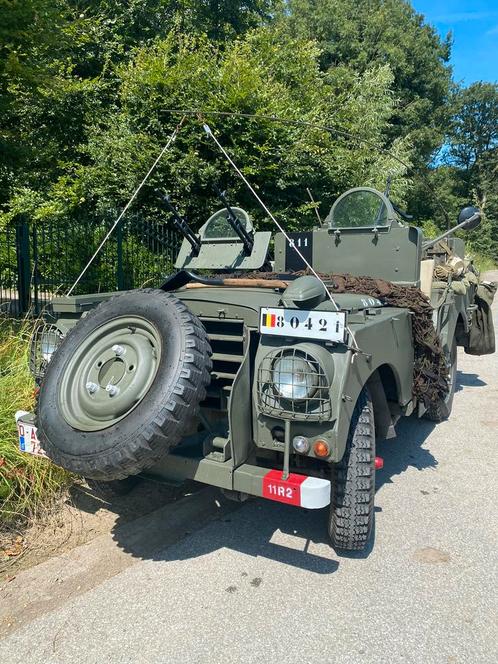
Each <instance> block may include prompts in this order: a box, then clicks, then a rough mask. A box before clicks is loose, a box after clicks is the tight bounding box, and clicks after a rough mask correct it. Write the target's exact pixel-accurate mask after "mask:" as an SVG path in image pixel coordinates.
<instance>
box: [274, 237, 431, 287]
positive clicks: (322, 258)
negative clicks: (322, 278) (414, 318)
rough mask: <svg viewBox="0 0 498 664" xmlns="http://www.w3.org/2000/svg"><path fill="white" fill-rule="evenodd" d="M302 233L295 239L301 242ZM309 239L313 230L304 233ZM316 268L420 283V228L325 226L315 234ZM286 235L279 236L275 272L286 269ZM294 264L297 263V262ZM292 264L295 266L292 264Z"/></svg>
mask: <svg viewBox="0 0 498 664" xmlns="http://www.w3.org/2000/svg"><path fill="white" fill-rule="evenodd" d="M299 235H300V234H299V233H293V234H292V239H293V241H294V242H295V243H298V240H299ZM301 235H302V236H303V239H306V238H308V236H309V232H303V233H302V234H301ZM313 235H314V237H313V249H312V251H313V254H312V255H313V268H314V269H315V270H317V271H318V272H324V273H327V274H328V273H330V272H331V271H333V272H335V273H348V274H353V275H356V276H361V275H365V274H368V275H369V276H371V277H376V278H379V279H386V280H388V281H394V282H401V283H413V284H418V282H419V279H420V260H421V255H422V231H421V229H420V228H415V227H414V226H410V227H399V228H398V227H395V226H393V227H392V228H391V229H378V231H377V232H375V233H374V232H373V231H372V230H362V229H346V230H341V231H340V232H337V233H334V232H333V231H330V230H328V229H325V228H322V229H319V230H316V231H314V233H313ZM286 244H287V243H286V240H285V237H284V236H283V235H282V234H281V233H277V234H276V235H275V271H276V272H286V271H287V270H288V269H289V266H288V265H287V264H286V260H288V257H289V250H288V248H287V247H286ZM293 265H294V263H293ZM291 267H292V266H291Z"/></svg>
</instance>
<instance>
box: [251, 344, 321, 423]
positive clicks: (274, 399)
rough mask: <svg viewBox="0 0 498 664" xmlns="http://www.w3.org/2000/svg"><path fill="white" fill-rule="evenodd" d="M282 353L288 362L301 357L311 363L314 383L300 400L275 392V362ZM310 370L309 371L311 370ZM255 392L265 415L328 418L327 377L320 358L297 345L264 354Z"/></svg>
mask: <svg viewBox="0 0 498 664" xmlns="http://www.w3.org/2000/svg"><path fill="white" fill-rule="evenodd" d="M283 357H285V359H287V360H289V359H290V360H291V362H292V361H293V360H294V359H295V360H299V361H300V363H301V360H304V361H305V362H307V363H308V364H310V365H311V367H312V370H313V378H314V380H315V381H316V384H317V387H316V390H315V391H314V393H313V394H312V396H310V397H306V398H304V399H300V400H292V399H285V398H284V397H282V396H281V395H280V394H278V392H277V390H276V388H275V382H274V372H275V370H274V368H273V367H274V364H275V362H276V361H277V360H279V359H281V358H283ZM310 373H311V372H310ZM256 394H257V401H258V408H259V411H260V412H262V413H265V414H266V415H272V416H274V417H275V416H277V417H282V418H284V419H293V420H317V421H322V420H329V419H330V417H331V413H332V406H331V402H330V381H329V379H328V377H327V375H326V373H325V371H324V370H323V367H322V365H321V364H320V362H319V361H318V360H317V359H316V358H315V357H313V356H312V355H311V354H310V353H308V352H306V351H304V350H302V349H299V348H279V349H276V350H273V351H270V352H269V353H268V354H267V355H265V356H264V358H263V360H262V361H261V364H260V365H259V367H258V371H257V378H256Z"/></svg>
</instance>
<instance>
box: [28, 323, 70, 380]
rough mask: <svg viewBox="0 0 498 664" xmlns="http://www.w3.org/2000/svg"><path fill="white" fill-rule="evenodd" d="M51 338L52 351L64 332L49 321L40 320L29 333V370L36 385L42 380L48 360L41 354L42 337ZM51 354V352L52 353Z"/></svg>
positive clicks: (57, 345) (56, 346) (60, 340)
mask: <svg viewBox="0 0 498 664" xmlns="http://www.w3.org/2000/svg"><path fill="white" fill-rule="evenodd" d="M44 337H45V338H47V337H49V338H51V340H52V341H53V344H54V352H55V351H56V349H57V348H58V347H59V345H60V344H61V342H62V340H63V338H64V334H63V333H62V331H61V330H60V329H59V328H58V327H57V325H53V324H51V323H43V322H40V323H39V324H38V325H37V326H36V327H35V329H34V330H33V334H32V335H31V342H30V346H29V370H30V371H31V373H32V375H33V377H34V379H35V382H36V384H37V385H39V384H40V383H41V381H42V380H43V376H44V375H45V371H46V370H47V365H48V363H49V361H50V360H47V359H46V358H45V357H44V356H43V349H42V343H43V338H44ZM52 355H53V353H52Z"/></svg>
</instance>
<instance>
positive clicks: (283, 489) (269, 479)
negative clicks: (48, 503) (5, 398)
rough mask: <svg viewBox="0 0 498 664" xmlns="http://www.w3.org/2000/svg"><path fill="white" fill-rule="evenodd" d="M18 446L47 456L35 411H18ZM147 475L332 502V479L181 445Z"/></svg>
mask: <svg viewBox="0 0 498 664" xmlns="http://www.w3.org/2000/svg"><path fill="white" fill-rule="evenodd" d="M16 422H17V430H18V434H19V449H20V450H21V451H22V452H26V453H29V454H34V455H36V456H42V457H47V455H46V453H45V451H44V450H43V449H42V447H41V445H40V441H39V440H38V435H37V429H36V426H35V423H34V415H33V414H32V413H27V412H26V411H18V412H17V413H16ZM147 476H148V477H151V478H152V479H156V480H165V481H173V482H181V481H184V480H187V479H192V480H196V481H198V482H203V483H204V484H209V485H212V486H218V487H220V488H222V489H228V490H230V491H236V492H239V493H241V494H248V495H252V496H259V497H260V498H266V499H268V500H273V501H276V502H279V503H285V504H287V505H294V506H297V507H304V508H307V509H320V508H322V507H326V506H327V505H328V504H329V503H330V481H329V480H326V479H323V478H319V477H310V476H307V475H301V474H298V473H289V476H288V477H287V478H285V479H284V478H283V472H282V470H277V469H271V470H269V469H268V468H262V467H260V466H254V465H251V464H242V465H240V466H238V467H237V468H234V466H233V460H232V459H229V460H228V461H225V462H220V461H214V460H212V459H208V458H206V457H204V456H201V455H197V454H195V448H194V447H191V446H189V445H185V446H184V445H179V446H178V447H177V448H175V449H174V450H172V451H171V452H170V454H168V456H167V457H166V458H165V459H164V461H163V462H162V463H161V464H160V465H157V466H154V467H153V468H152V469H151V471H150V472H148V473H147Z"/></svg>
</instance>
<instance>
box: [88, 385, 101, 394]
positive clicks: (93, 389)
mask: <svg viewBox="0 0 498 664" xmlns="http://www.w3.org/2000/svg"><path fill="white" fill-rule="evenodd" d="M86 389H87V390H88V393H89V394H95V392H96V391H97V390H98V389H99V386H98V385H97V384H96V383H87V384H86Z"/></svg>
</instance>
